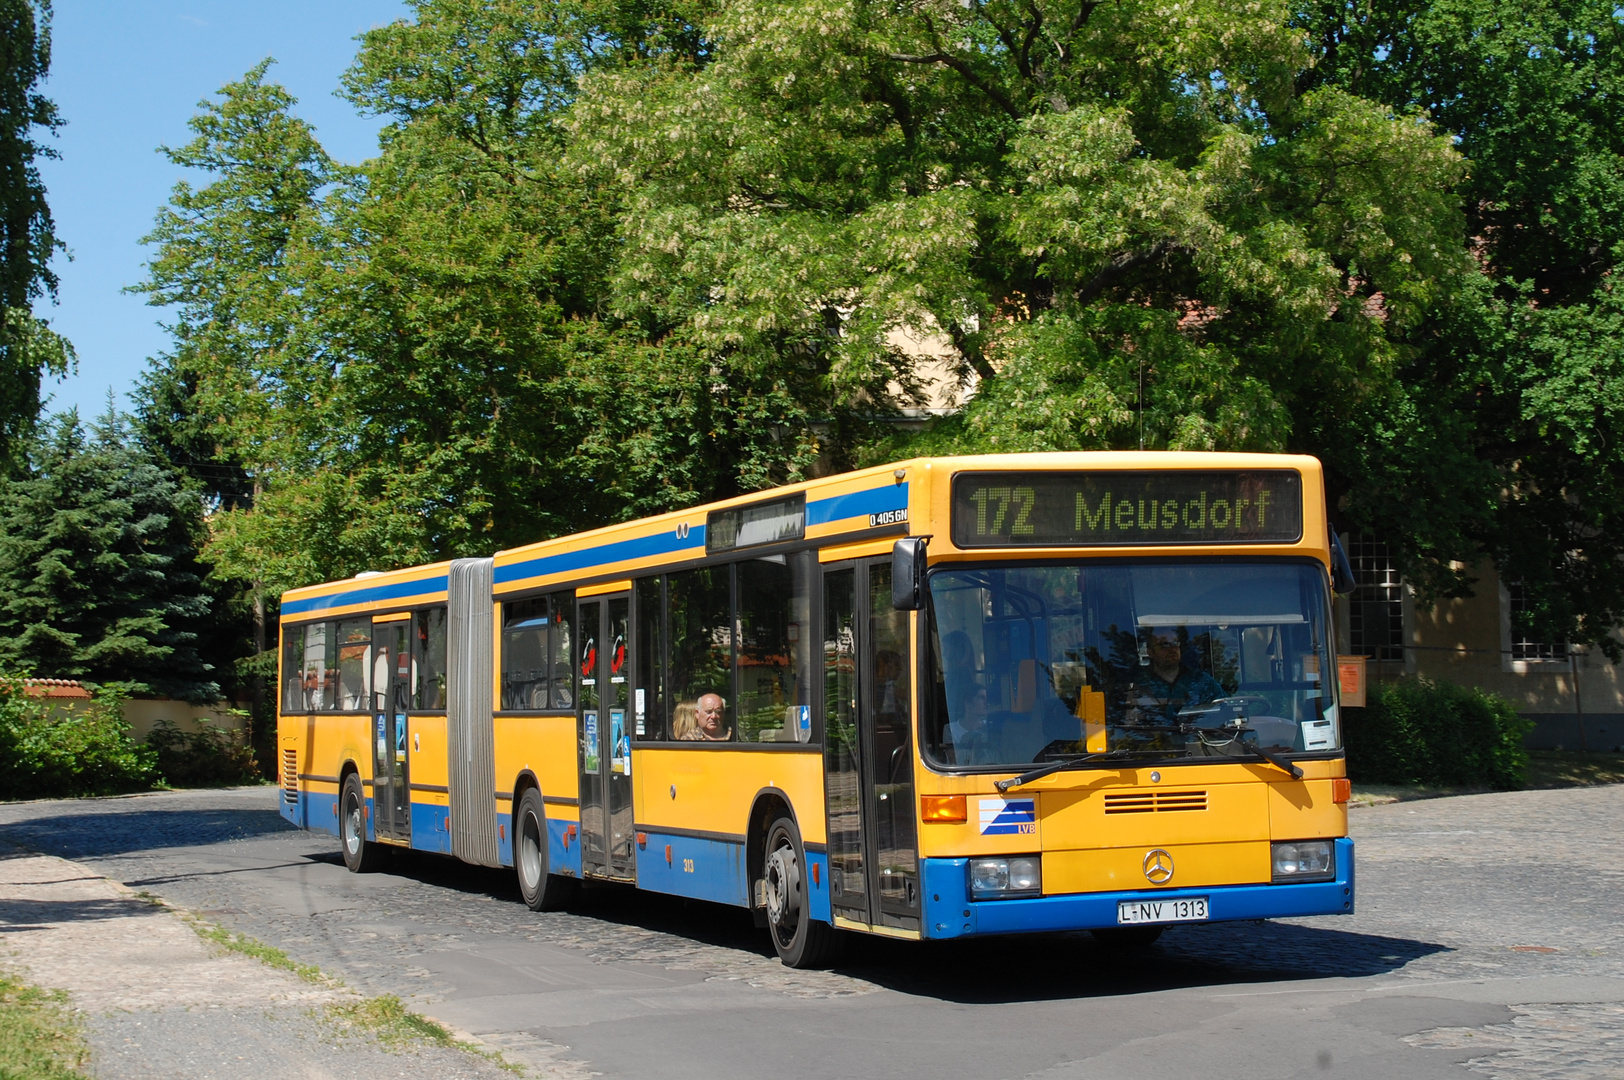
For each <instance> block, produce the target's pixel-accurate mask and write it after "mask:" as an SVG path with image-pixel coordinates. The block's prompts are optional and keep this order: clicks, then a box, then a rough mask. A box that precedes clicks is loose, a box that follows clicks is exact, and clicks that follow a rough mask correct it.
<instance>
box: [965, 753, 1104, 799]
mask: <svg viewBox="0 0 1624 1080" xmlns="http://www.w3.org/2000/svg"><path fill="white" fill-rule="evenodd" d="M1126 753H1127V751H1126V750H1100V751H1097V752H1096V753H1092V754H1084V755H1083V756H1082V757H1074V758H1065V759H1064V760H1062V761H1051V762H1049V764H1047V765H1045V766H1043V767H1042V768H1039V769H1033V770H1032V771H1031V772H1024V773H1022V774H1021V775H1019V776H1016V777H1012V778H1010V779H1008V780H999V781H996V782H995V783H994V784H993V787H995V788H997V789H998V790H999V791H1008V790H1009V789H1010V788H1013V787H1020V786H1021V785H1022V784H1030V783H1031V782H1032V781H1034V780H1042V779H1043V778H1044V777H1045V776H1048V775H1049V774H1050V773H1057V772H1060V771H1061V770H1063V769H1074V768H1076V767H1077V766H1079V765H1084V764H1087V763H1088V762H1090V761H1100V760H1101V759H1103V758H1116V757H1122V756H1123V755H1125V754H1126Z"/></svg>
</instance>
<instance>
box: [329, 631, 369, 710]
mask: <svg viewBox="0 0 1624 1080" xmlns="http://www.w3.org/2000/svg"><path fill="white" fill-rule="evenodd" d="M371 669H372V620H371V619H370V618H364V619H345V620H344V621H343V622H340V623H339V624H338V700H337V703H336V704H335V705H334V706H333V707H334V708H336V709H337V710H338V711H339V712H367V711H368V710H370V709H371V708H372V700H371V697H370V695H369V694H368V690H369V689H370V687H371V680H370V678H369V676H370V675H371V674H372V670H371Z"/></svg>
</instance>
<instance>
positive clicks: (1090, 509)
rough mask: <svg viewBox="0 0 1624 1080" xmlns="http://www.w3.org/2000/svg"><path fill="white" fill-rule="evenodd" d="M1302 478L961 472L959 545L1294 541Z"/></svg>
mask: <svg viewBox="0 0 1624 1080" xmlns="http://www.w3.org/2000/svg"><path fill="white" fill-rule="evenodd" d="M1302 535H1303V482H1302V477H1301V476H1300V475H1299V474H1298V473H1297V472H1295V471H1294V470H1291V469H1251V470H1244V471H1241V470H1236V471H1224V472H1191V471H1173V470H1168V471H1161V472H1150V471H1137V470H1136V471H1132V472H1129V471H1121V472H1086V473H1005V472H1000V473H961V474H959V475H958V476H956V477H954V479H953V542H954V543H955V544H957V545H958V546H959V547H1073V546H1084V547H1086V546H1116V545H1140V544H1257V543H1271V544H1273V543H1285V544H1289V543H1295V542H1296V541H1298V540H1300V539H1301V538H1302Z"/></svg>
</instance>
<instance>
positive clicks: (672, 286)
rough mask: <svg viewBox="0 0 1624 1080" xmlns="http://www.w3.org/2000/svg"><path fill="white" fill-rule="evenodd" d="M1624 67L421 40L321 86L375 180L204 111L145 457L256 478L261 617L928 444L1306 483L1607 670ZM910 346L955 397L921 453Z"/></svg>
mask: <svg viewBox="0 0 1624 1080" xmlns="http://www.w3.org/2000/svg"><path fill="white" fill-rule="evenodd" d="M1618 32H1619V19H1618V16H1616V15H1615V14H1613V13H1612V11H1611V9H1607V8H1603V7H1601V6H1599V5H1591V4H1581V3H1576V2H1567V3H1555V2H1552V3H1537V4H1534V5H1522V6H1521V7H1518V8H1515V9H1513V8H1512V7H1511V6H1510V5H1508V4H1505V3H1502V2H1500V0H1445V2H1444V3H1441V4H1433V5H1421V4H1418V3H1413V2H1411V3H1402V2H1398V0H1382V2H1380V3H1374V4H1355V5H1341V4H1338V5H1324V6H1318V7H1315V6H1310V5H1291V4H1286V3H1283V2H1273V0H1265V2H1263V3H1249V4H1245V5H1237V4H1234V3H1228V2H1221V0H1194V2H1186V0H1180V2H1179V3H1171V2H1163V0H1113V2H1100V0H970V2H966V3H959V2H957V0H954V2H946V0H923V2H919V3H909V4H888V3H877V2H873V0H795V2H793V3H784V2H772V3H769V2H767V0H714V2H712V0H618V2H617V0H559V2H555V3H548V4H521V3H518V2H517V0H417V2H415V3H414V4H413V5H412V17H411V18H410V19H407V20H402V21H400V22H398V23H395V24H393V25H391V26H387V27H381V28H378V29H375V30H372V31H369V32H368V33H367V34H365V35H363V37H362V42H361V48H360V51H359V54H358V56H357V58H356V62H355V64H354V66H353V67H352V68H351V70H350V71H349V72H348V73H347V75H346V76H345V79H344V92H345V93H346V94H347V95H348V96H349V98H350V100H351V101H353V102H354V103H355V104H356V106H357V107H358V108H360V109H362V110H363V111H365V112H368V113H371V114H373V115H378V116H382V117H384V118H385V119H386V120H387V126H386V128H385V130H384V134H383V140H382V146H381V149H380V152H379V154H378V156H377V157H375V158H373V159H371V160H369V161H367V162H365V163H363V164H362V165H360V166H358V167H354V168H341V167H338V166H336V165H334V164H333V163H332V162H331V161H329V160H328V159H327V158H326V155H325V154H324V153H322V151H321V149H320V146H319V144H318V143H317V142H316V139H315V135H314V133H313V132H312V131H311V130H310V129H309V128H308V126H307V125H304V124H303V123H302V122H300V121H299V120H298V119H297V118H296V116H295V115H294V112H293V109H294V104H295V103H294V102H293V101H292V99H291V98H290V97H288V95H287V94H286V92H285V91H283V90H281V88H280V87H277V86H275V84H274V83H271V82H269V81H268V79H267V69H266V66H265V65H260V66H259V67H257V68H256V69H254V70H253V71H251V72H250V73H249V74H248V75H247V76H246V77H245V78H244V79H243V80H241V81H239V82H237V83H233V84H230V85H228V86H226V87H224V88H223V89H222V91H221V93H220V96H219V97H218V99H215V100H211V101H206V102H204V103H203V105H202V106H201V111H200V113H199V114H198V116H197V117H196V118H194V120H193V131H194V134H195V136H196V138H195V139H194V141H193V142H191V143H189V144H188V145H187V146H186V147H183V148H181V149H180V150H178V151H172V152H171V154H172V157H173V158H174V160H176V161H177V163H180V164H184V165H188V166H190V167H193V168H197V169H200V170H202V171H203V172H204V173H205V174H206V175H207V178H208V179H207V183H206V185H205V186H202V187H199V188H196V189H193V188H191V187H188V186H184V185H183V186H182V187H179V188H177V189H176V193H175V197H174V199H173V200H172V203H171V207H170V208H169V209H168V210H166V211H165V212H164V214H162V215H161V216H160V219H159V223H158V227H157V228H156V230H155V231H154V233H153V236H152V240H153V242H154V243H155V244H156V246H157V247H156V258H155V260H154V262H153V264H152V274H151V277H150V279H149V282H148V284H147V286H146V288H147V289H148V290H149V292H150V293H151V295H152V298H153V299H154V301H155V302H166V303H177V304H179V305H180V308H179V310H180V313H181V314H180V316H179V318H178V320H177V324H176V348H175V350H174V352H173V353H172V354H171V355H170V356H168V357H165V358H162V360H161V362H160V363H159V365H158V367H157V368H156V370H155V372H154V374H153V376H152V377H151V379H150V381H149V384H148V393H147V401H146V403H145V406H144V407H145V415H146V416H147V417H148V420H149V423H150V424H151V425H153V426H154V427H155V428H156V429H160V430H161V431H163V432H168V433H170V434H169V435H166V436H165V437H166V438H169V439H170V443H169V446H170V452H171V453H172V454H173V455H174V456H175V457H176V459H177V460H183V461H187V462H190V463H192V464H191V465H190V466H189V467H194V471H197V472H198V473H199V475H207V474H208V470H209V469H216V470H218V469H219V468H221V466H222V463H224V464H225V465H227V466H229V467H231V468H233V469H237V470H239V472H238V473H236V474H234V475H235V476H236V477H237V480H238V482H239V486H240V488H241V489H242V490H241V492H239V496H238V497H235V498H226V499H225V505H226V511H225V512H224V513H222V514H221V515H219V516H218V518H217V520H216V527H215V529H214V530H213V537H212V540H211V545H212V547H211V553H212V557H214V558H216V559H217V560H219V563H220V565H221V566H222V567H223V568H225V569H226V570H228V571H229V572H231V573H234V574H237V575H239V576H243V577H248V576H254V577H258V578H262V579H263V580H265V581H266V583H267V584H268V585H269V586H270V587H271V588H277V587H283V586H287V585H291V584H295V583H303V582H308V581H312V580H318V579H322V578H331V577H335V576H340V575H347V574H351V573H354V572H356V571H359V570H362V569H368V568H373V567H378V566H383V565H389V564H398V563H402V562H407V561H416V560H423V559H430V558H443V557H448V556H454V555H462V554H475V553H487V552H489V551H491V550H494V549H496V548H499V547H502V546H508V545H512V544H517V543H522V542H527V541H530V540H534V539H537V538H539V537H542V536H546V535H552V534H556V533H560V532H564V531H569V530H575V529H581V528H585V527H589V526H592V525H596V524H601V523H604V522H607V521H612V520H616V519H619V518H624V517H629V516H634V515H638V514H644V513H649V512H653V511H657V510H663V509H667V508H671V507H674V506H681V505H687V504H691V503H693V502H696V501H700V500H703V499H707V498H714V497H719V496H723V495H729V494H733V493H736V492H740V491H746V490H752V489H755V488H760V487H764V486H768V485H771V484H773V483H778V482H783V481H786V480H791V479H795V478H798V477H801V476H805V475H808V474H809V473H811V472H812V471H815V470H828V469H834V468H839V467H843V466H847V465H851V464H855V463H860V462H865V461H872V460H877V459H879V458H881V457H883V456H889V455H892V454H902V453H910V452H916V451H920V450H930V451H953V450H982V449H998V450H1029V449H1082V448H1090V449H1093V448H1134V447H1140V446H1143V447H1146V448H1190V449H1254V450H1292V451H1305V452H1311V453H1315V454H1318V455H1320V456H1321V457H1323V458H1324V459H1325V460H1326V461H1327V462H1328V464H1329V465H1330V477H1331V481H1332V485H1333V487H1332V493H1333V497H1334V500H1335V503H1336V508H1335V513H1336V515H1337V517H1338V521H1339V524H1343V525H1345V526H1350V527H1355V528H1362V529H1367V530H1370V531H1375V532H1377V533H1379V534H1381V535H1382V536H1384V537H1385V538H1387V539H1389V540H1390V541H1392V542H1393V543H1394V544H1395V545H1396V546H1397V547H1398V548H1399V550H1400V552H1401V554H1402V557H1403V558H1404V560H1405V566H1406V570H1407V572H1408V573H1409V575H1410V577H1411V579H1412V580H1414V581H1416V582H1417V583H1418V584H1419V585H1420V586H1421V588H1422V590H1423V592H1424V593H1425V594H1426V595H1436V594H1439V593H1450V592H1460V591H1462V590H1465V589H1468V588H1469V587H1470V585H1471V574H1470V567H1471V566H1472V565H1473V564H1475V563H1476V562H1477V560H1478V559H1479V558H1480V557H1481V556H1483V555H1487V556H1489V557H1492V558H1493V559H1495V560H1496V561H1497V562H1498V563H1499V564H1500V566H1501V569H1502V572H1503V573H1504V574H1506V575H1508V576H1511V577H1516V578H1520V579H1521V580H1523V581H1524V582H1525V583H1527V584H1529V585H1530V586H1534V587H1535V588H1534V589H1531V592H1534V591H1538V590H1539V589H1543V590H1544V592H1543V593H1542V595H1545V596H1546V597H1547V598H1548V599H1547V600H1546V601H1545V607H1544V608H1543V609H1542V612H1541V614H1540V616H1539V617H1540V618H1542V619H1544V620H1545V623H1544V625H1546V626H1548V627H1549V628H1553V630H1554V629H1560V630H1562V631H1564V632H1566V633H1569V634H1572V635H1573V636H1574V637H1575V639H1576V640H1587V641H1602V640H1604V639H1605V636H1606V634H1607V632H1608V630H1609V628H1610V627H1612V626H1614V625H1616V624H1617V623H1618V621H1619V618H1620V612H1621V611H1624V580H1620V575H1621V573H1624V571H1621V569H1620V567H1621V565H1624V564H1621V563H1620V561H1619V558H1618V556H1619V549H1618V544H1619V540H1618V538H1619V537H1620V536H1624V528H1620V525H1621V524H1624V523H1620V522H1619V521H1617V520H1616V519H1615V515H1617V514H1618V513H1621V512H1624V511H1620V510H1619V509H1618V507H1619V506H1621V505H1624V501H1621V500H1620V499H1618V498H1617V495H1618V492H1617V491H1616V490H1615V489H1616V486H1617V484H1618V482H1619V481H1618V477H1619V476H1620V475H1624V472H1621V471H1620V469H1619V468H1618V466H1619V464H1621V463H1620V462H1619V461H1618V458H1617V455H1618V454H1619V453H1620V450H1619V449H1618V448H1619V447H1620V445H1621V442H1620V440H1619V439H1618V438H1616V437H1614V436H1615V434H1616V423H1617V409H1618V408H1619V405H1618V402H1619V401H1621V400H1624V393H1620V392H1619V390H1620V387H1619V372H1618V370H1617V361H1616V359H1615V355H1614V350H1613V348H1612V345H1613V343H1614V342H1616V341H1617V334H1618V331H1619V329H1620V327H1619V323H1618V319H1619V316H1620V312H1619V311H1618V309H1617V303H1616V302H1615V301H1614V300H1613V299H1612V293H1611V289H1612V277H1611V274H1612V269H1611V268H1612V266H1613V264H1614V261H1615V260H1616V259H1617V257H1618V255H1617V252H1616V251H1615V250H1614V249H1615V247H1616V245H1617V244H1618V243H1619V241H1620V240H1624V237H1615V236H1614V235H1613V234H1614V232H1615V231H1616V230H1618V229H1619V228H1621V226H1620V225H1619V224H1618V222H1619V221H1620V220H1624V219H1621V218H1620V216H1619V215H1618V213H1617V212H1616V206H1617V203H1618V201H1619V198H1620V196H1621V194H1624V187H1621V186H1620V185H1621V183H1624V181H1621V180H1620V175H1621V174H1620V170H1619V161H1618V156H1617V149H1616V148H1617V140H1618V139H1619V138H1620V136H1619V135H1618V132H1619V131H1620V130H1624V125H1620V124H1618V123H1617V122H1616V121H1617V120H1618V119H1621V118H1619V117H1616V116H1615V111H1616V109H1617V107H1618V106H1617V104H1616V103H1617V102H1618V101H1619V100H1621V99H1620V97H1619V95H1618V94H1617V93H1616V92H1615V90H1616V87H1615V86H1614V83H1615V82H1616V77H1615V66H1616V63H1615V57H1614V53H1615V44H1616V42H1617V39H1618ZM910 339H911V340H914V341H918V340H925V341H929V342H931V343H933V345H935V346H939V348H940V350H941V351H942V352H943V353H944V354H945V355H946V356H947V358H948V366H949V368H950V377H951V378H953V379H957V380H958V381H959V383H960V385H961V386H963V387H966V388H973V390H974V395H973V397H972V399H971V400H970V402H969V404H968V406H967V407H966V408H965V409H964V410H963V411H962V412H961V413H959V414H957V415H955V416H952V417H949V418H946V419H944V420H942V421H940V422H939V423H937V424H935V425H934V426H933V427H932V428H931V429H930V430H927V431H925V432H923V433H916V434H899V433H897V432H896V430H895V429H894V428H893V427H892V425H891V424H890V423H889V421H891V420H892V419H895V418H896V417H897V416H898V415H899V413H900V411H901V410H904V409H907V408H909V407H911V406H915V405H918V404H920V403H921V401H922V400H923V398H922V394H923V389H924V388H923V387H922V386H921V384H920V381H919V378H920V368H919V365H918V363H917V358H916V356H915V355H913V354H912V353H911V352H910V351H909V348H908V347H907V345H906V344H905V343H906V342H907V341H908V340H910ZM217 490H218V485H217ZM255 491H257V493H256V494H253V497H252V500H249V499H248V498H247V496H246V495H244V494H242V492H255ZM222 494H223V495H224V494H225V493H224V492H222ZM1463 566H1464V567H1466V568H1467V569H1464V570H1463V569H1461V567H1463Z"/></svg>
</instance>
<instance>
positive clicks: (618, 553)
mask: <svg viewBox="0 0 1624 1080" xmlns="http://www.w3.org/2000/svg"><path fill="white" fill-rule="evenodd" d="M704 546H705V526H703V525H695V526H694V527H693V528H692V529H691V530H689V532H688V535H687V536H685V537H682V538H680V539H679V538H678V537H677V533H676V530H675V529H670V530H667V531H665V532H660V533H655V534H654V535H653V536H638V537H634V538H633V539H631V540H616V541H615V542H614V543H612V544H597V545H595V546H593V547H586V548H581V549H580V550H579V551H565V552H561V553H559V554H557V555H542V556H540V557H538V558H534V559H526V560H524V561H523V562H516V563H508V564H507V565H505V566H498V567H497V568H496V584H498V585H504V584H506V583H508V582H510V581H524V580H526V579H527V578H536V577H546V576H548V575H550V574H566V573H569V572H570V571H572V570H589V569H591V568H593V567H596V566H605V565H608V564H609V563H618V562H630V561H632V560H633V559H647V558H649V557H651V556H654V555H670V554H673V553H675V552H678V551H688V550H690V549H692V548H696V547H704Z"/></svg>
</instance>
